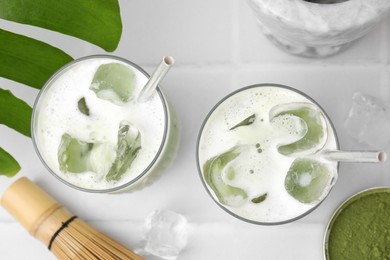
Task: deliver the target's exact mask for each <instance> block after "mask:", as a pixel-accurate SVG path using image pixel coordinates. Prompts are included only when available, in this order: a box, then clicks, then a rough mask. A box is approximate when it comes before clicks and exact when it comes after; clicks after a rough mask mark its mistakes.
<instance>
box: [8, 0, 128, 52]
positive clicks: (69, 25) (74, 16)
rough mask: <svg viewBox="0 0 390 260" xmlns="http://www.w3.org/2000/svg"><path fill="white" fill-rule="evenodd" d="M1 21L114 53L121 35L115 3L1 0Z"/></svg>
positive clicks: (98, 0)
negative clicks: (46, 31) (66, 36)
mask: <svg viewBox="0 0 390 260" xmlns="http://www.w3.org/2000/svg"><path fill="white" fill-rule="evenodd" d="M0 18H3V19H6V20H10V21H14V22H17V23H23V24H29V25H33V26H38V27H42V28H46V29H49V30H52V31H57V32H60V33H63V34H67V35H71V36H74V37H77V38H79V39H83V40H86V41H88V42H90V43H93V44H96V45H98V46H100V47H102V48H103V49H104V50H106V51H113V50H115V49H116V47H117V46H118V43H119V40H120V37H121V34H122V22H121V17H120V9H119V3H118V0H61V1H53V0H0Z"/></svg>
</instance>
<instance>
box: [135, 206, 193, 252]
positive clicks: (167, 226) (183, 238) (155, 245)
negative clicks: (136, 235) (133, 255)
mask: <svg viewBox="0 0 390 260" xmlns="http://www.w3.org/2000/svg"><path fill="white" fill-rule="evenodd" d="M144 236H145V240H146V241H145V242H146V244H145V246H144V248H143V249H140V250H137V253H140V254H144V255H147V254H152V255H154V256H157V257H160V258H162V259H167V260H174V259H176V258H177V256H178V255H179V253H180V251H181V250H182V249H183V248H184V247H185V246H186V245H187V237H188V227H187V219H186V218H185V217H184V216H183V215H180V214H178V213H176V212H173V211H169V210H156V211H154V212H153V213H152V214H150V215H149V216H148V217H147V218H146V219H145V226H144Z"/></svg>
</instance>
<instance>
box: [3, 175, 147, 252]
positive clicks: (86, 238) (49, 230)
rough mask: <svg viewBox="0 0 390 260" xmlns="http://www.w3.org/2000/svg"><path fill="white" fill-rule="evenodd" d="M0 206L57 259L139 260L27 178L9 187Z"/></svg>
mask: <svg viewBox="0 0 390 260" xmlns="http://www.w3.org/2000/svg"><path fill="white" fill-rule="evenodd" d="M0 204H1V205H2V206H3V207H4V208H5V209H6V210H7V211H8V212H9V213H11V215H13V216H14V217H15V218H16V219H17V220H18V221H19V222H20V223H21V224H22V225H23V226H24V227H25V228H26V229H27V231H28V232H29V233H30V234H31V235H32V236H34V237H35V238H37V239H39V240H40V241H42V242H43V243H44V244H45V245H46V246H47V247H48V248H49V250H51V251H52V252H53V254H55V255H56V256H57V257H58V258H59V259H80V258H81V259H134V260H138V259H142V258H141V257H140V256H138V255H136V254H135V253H134V252H132V251H131V250H129V249H127V248H126V247H124V246H122V245H121V244H119V243H118V242H116V241H115V240H113V239H111V238H109V237H108V236H106V235H104V234H102V233H100V232H99V231H97V230H96V229H94V228H92V227H91V226H89V225H88V224H87V223H85V222H84V221H82V220H81V219H79V218H77V217H76V216H74V215H73V214H72V213H71V212H69V211H68V210H67V209H65V208H64V207H62V206H61V205H60V204H59V203H58V202H57V201H56V200H55V199H53V198H52V197H51V196H50V195H48V194H47V193H46V192H45V191H43V190H42V189H41V188H40V187H38V186H37V185H35V184H34V183H32V182H31V181H30V180H29V179H28V178H26V177H22V178H20V179H18V180H17V181H15V182H14V183H13V184H11V186H10V187H9V188H8V189H7V190H6V191H5V192H4V194H3V197H2V198H1V200H0Z"/></svg>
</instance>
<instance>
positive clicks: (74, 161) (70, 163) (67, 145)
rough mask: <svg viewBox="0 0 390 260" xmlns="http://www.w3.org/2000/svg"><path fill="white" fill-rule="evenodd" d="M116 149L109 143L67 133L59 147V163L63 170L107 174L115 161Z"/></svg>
mask: <svg viewBox="0 0 390 260" xmlns="http://www.w3.org/2000/svg"><path fill="white" fill-rule="evenodd" d="M113 154H114V151H113V149H112V147H110V145H108V144H100V143H90V142H85V141H82V140H79V139H77V138H74V137H72V136H71V135H69V134H67V133H65V134H63V135H62V137H61V142H60V145H59V147H58V163H59V165H60V170H61V171H62V172H65V173H66V172H70V173H83V172H88V171H91V172H95V173H97V174H100V175H102V174H105V172H106V171H107V170H108V169H109V166H110V165H111V164H112V161H113Z"/></svg>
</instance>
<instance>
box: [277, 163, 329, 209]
mask: <svg viewBox="0 0 390 260" xmlns="http://www.w3.org/2000/svg"><path fill="white" fill-rule="evenodd" d="M330 183H331V174H330V170H329V169H328V167H326V166H325V165H324V164H322V163H320V162H318V161H315V160H311V159H296V160H295V161H294V162H293V163H292V165H291V166H290V169H289V170H288V173H287V175H286V178H285V180H284V186H285V188H286V190H287V192H288V193H289V194H290V195H291V196H292V197H294V198H295V199H296V200H298V201H300V202H302V203H312V202H315V201H319V200H321V199H322V197H323V195H324V192H325V190H326V188H327V187H329V185H330Z"/></svg>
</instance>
